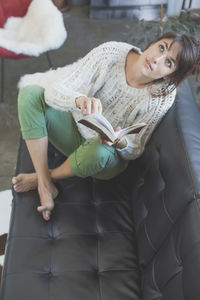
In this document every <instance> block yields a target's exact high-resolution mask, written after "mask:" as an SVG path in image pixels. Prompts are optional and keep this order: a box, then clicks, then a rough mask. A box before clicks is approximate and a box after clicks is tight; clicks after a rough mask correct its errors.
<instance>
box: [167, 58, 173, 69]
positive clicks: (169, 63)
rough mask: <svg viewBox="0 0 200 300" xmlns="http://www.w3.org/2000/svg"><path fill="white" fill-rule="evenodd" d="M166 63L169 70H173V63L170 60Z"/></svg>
mask: <svg viewBox="0 0 200 300" xmlns="http://www.w3.org/2000/svg"><path fill="white" fill-rule="evenodd" d="M166 63H167V66H168V68H171V66H172V63H171V61H170V60H169V59H167V61H166Z"/></svg>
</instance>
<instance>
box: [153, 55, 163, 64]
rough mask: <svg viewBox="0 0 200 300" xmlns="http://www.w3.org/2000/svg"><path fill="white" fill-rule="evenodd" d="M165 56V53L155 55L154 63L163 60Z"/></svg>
mask: <svg viewBox="0 0 200 300" xmlns="http://www.w3.org/2000/svg"><path fill="white" fill-rule="evenodd" d="M164 58H165V55H164V54H162V55H160V56H155V57H153V63H154V64H158V63H159V62H160V61H162V60H163V59H164Z"/></svg>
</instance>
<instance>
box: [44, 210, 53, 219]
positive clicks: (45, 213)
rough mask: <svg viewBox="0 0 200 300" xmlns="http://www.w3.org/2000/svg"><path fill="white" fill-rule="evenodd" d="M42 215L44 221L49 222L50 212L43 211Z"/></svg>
mask: <svg viewBox="0 0 200 300" xmlns="http://www.w3.org/2000/svg"><path fill="white" fill-rule="evenodd" d="M42 215H43V218H44V219H45V220H46V221H49V220H50V215H51V212H50V211H49V210H46V211H43V212H42Z"/></svg>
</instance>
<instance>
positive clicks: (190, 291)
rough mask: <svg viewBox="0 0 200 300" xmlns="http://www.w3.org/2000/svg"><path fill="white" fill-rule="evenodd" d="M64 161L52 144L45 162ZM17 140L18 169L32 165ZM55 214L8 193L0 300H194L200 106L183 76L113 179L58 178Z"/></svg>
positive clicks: (28, 197) (198, 259)
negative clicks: (136, 154)
mask: <svg viewBox="0 0 200 300" xmlns="http://www.w3.org/2000/svg"><path fill="white" fill-rule="evenodd" d="M64 159H65V158H64V157H63V156H62V155H61V154H60V153H59V152H58V151H56V150H55V149H54V148H53V147H52V146H51V145H50V147H49V161H50V167H54V166H57V165H59V164H60V163H61V161H63V160H64ZM32 171H33V166H32V163H31V161H30V157H29V155H28V153H27V149H26V147H25V144H24V142H23V141H21V145H20V150H19V157H18V163H17V172H32ZM57 186H58V188H59V191H60V193H59V196H58V197H57V199H56V200H55V202H56V206H55V209H54V211H53V215H52V218H51V221H49V222H46V221H44V220H43V219H42V217H41V215H40V214H39V213H38V212H37V211H36V207H37V205H38V204H39V199H38V194H37V192H36V191H31V192H28V193H24V194H23V193H21V194H20V193H18V194H16V193H13V196H14V198H13V209H12V216H11V223H10V232H9V236H8V240H7V247H6V258H5V265H4V270H3V280H2V286H1V296H0V299H1V300H47V299H48V300H139V299H142V300H159V299H160V300H161V299H162V300H199V299H200V283H199V278H200V210H199V208H200V207H199V205H200V113H199V110H198V108H197V106H196V104H195V102H194V99H193V96H192V94H191V89H190V87H189V85H188V82H185V83H184V84H183V85H182V86H181V87H180V88H179V92H178V97H177V100H176V102H175V104H174V105H173V107H172V108H171V109H170V111H169V112H168V113H167V115H166V117H165V118H164V119H163V121H162V122H161V123H160V125H159V126H158V127H157V129H156V130H155V132H154V134H153V135H152V138H151V139H150V142H149V143H148V145H147V147H146V150H145V152H144V153H143V155H142V156H141V157H140V158H139V159H137V160H135V161H132V162H131V163H130V165H129V167H128V169H127V170H126V171H125V172H124V173H123V174H121V175H120V176H118V177H116V178H115V179H113V180H109V181H101V180H94V179H92V178H87V179H84V180H83V179H80V178H73V179H68V180H62V181H59V182H58V183H57Z"/></svg>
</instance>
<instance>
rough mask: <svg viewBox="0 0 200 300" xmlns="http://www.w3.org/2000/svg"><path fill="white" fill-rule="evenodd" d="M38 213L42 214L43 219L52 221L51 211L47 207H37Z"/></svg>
mask: <svg viewBox="0 0 200 300" xmlns="http://www.w3.org/2000/svg"><path fill="white" fill-rule="evenodd" d="M37 211H38V212H40V213H42V215H43V218H44V219H45V220H46V221H48V220H49V219H50V215H51V211H50V210H48V209H47V207H46V206H44V205H42V206H38V207H37Z"/></svg>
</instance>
